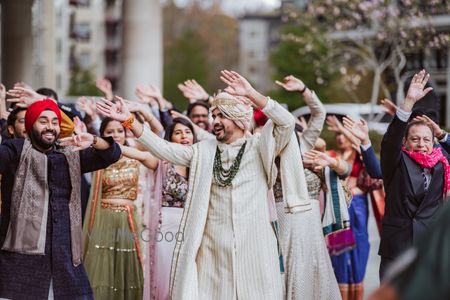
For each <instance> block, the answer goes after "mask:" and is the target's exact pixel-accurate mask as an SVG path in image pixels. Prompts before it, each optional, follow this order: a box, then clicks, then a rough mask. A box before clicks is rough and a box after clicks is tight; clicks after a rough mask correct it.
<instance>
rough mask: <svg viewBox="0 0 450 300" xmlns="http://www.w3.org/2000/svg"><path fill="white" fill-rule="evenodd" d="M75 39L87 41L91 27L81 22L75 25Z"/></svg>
mask: <svg viewBox="0 0 450 300" xmlns="http://www.w3.org/2000/svg"><path fill="white" fill-rule="evenodd" d="M75 32H76V35H77V38H78V39H79V40H82V41H89V39H90V38H91V26H90V24H89V23H88V22H82V23H78V24H76V25H75Z"/></svg>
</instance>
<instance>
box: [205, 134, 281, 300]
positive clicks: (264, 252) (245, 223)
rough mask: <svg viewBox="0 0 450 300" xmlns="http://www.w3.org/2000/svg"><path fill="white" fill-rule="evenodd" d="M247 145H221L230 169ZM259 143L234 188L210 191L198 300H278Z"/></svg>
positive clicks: (250, 143) (250, 148) (250, 145)
mask: <svg viewBox="0 0 450 300" xmlns="http://www.w3.org/2000/svg"><path fill="white" fill-rule="evenodd" d="M244 142H245V139H244V138H243V139H240V140H238V141H236V142H234V143H233V144H230V145H225V144H219V149H220V150H221V151H222V153H221V157H222V165H223V166H224V168H226V169H228V168H229V167H230V166H231V165H232V164H233V162H234V160H235V158H236V156H237V154H238V152H239V149H240V148H241V146H242V145H243V143H244ZM258 143H259V138H258V137H252V138H249V139H247V145H246V151H245V152H244V155H243V157H242V160H241V165H240V168H239V172H238V173H237V174H236V177H235V178H234V180H233V182H232V187H221V186H219V185H217V184H216V183H215V182H214V179H213V184H212V186H211V196H210V200H209V208H208V219H207V220H206V226H205V231H204V234H203V240H202V243H201V246H200V250H199V252H198V256H197V265H198V270H199V279H198V280H199V291H200V299H279V298H280V297H281V293H280V291H281V290H280V287H281V284H280V266H279V262H278V253H277V244H276V237H275V235H274V231H273V229H272V227H271V226H270V223H269V221H268V220H269V214H268V207H267V200H266V199H267V198H266V197H267V185H266V184H264V183H265V182H266V175H265V172H264V169H263V166H262V164H261V163H259V162H258V160H259V155H258Z"/></svg>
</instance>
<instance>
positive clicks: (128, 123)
mask: <svg viewBox="0 0 450 300" xmlns="http://www.w3.org/2000/svg"><path fill="white" fill-rule="evenodd" d="M133 123H134V115H133V114H130V116H129V117H128V119H126V120H125V121H123V122H122V126H123V127H125V128H127V129H130V130H131V129H132V128H133Z"/></svg>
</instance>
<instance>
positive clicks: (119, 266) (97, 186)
mask: <svg viewBox="0 0 450 300" xmlns="http://www.w3.org/2000/svg"><path fill="white" fill-rule="evenodd" d="M100 134H101V136H112V137H113V139H114V140H115V141H116V142H117V143H118V144H119V145H121V147H122V146H123V145H124V144H125V129H124V127H123V126H122V124H121V123H120V122H117V121H114V120H112V119H109V118H106V119H104V120H103V122H102V125H101V127H100ZM138 179H139V161H137V160H135V159H130V158H126V157H122V158H121V159H120V160H119V161H118V162H116V163H114V164H113V165H111V166H109V167H108V168H106V169H103V170H100V171H97V172H95V173H94V176H93V180H92V187H91V196H90V199H89V206H88V209H87V213H86V218H85V222H84V228H83V234H84V266H85V268H86V272H87V274H88V277H89V281H90V283H91V286H92V289H93V291H94V297H95V299H107V300H110V299H139V300H141V299H142V294H143V270H142V254H141V251H140V248H141V246H140V242H139V234H140V230H139V222H136V212H135V205H134V203H133V201H134V200H136V198H137V193H138Z"/></svg>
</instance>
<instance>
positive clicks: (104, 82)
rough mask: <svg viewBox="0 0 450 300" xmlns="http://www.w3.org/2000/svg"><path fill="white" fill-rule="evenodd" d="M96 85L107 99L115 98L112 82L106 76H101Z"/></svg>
mask: <svg viewBox="0 0 450 300" xmlns="http://www.w3.org/2000/svg"><path fill="white" fill-rule="evenodd" d="M95 86H97V88H98V89H99V90H100V91H102V92H103V93H104V94H105V97H106V99H108V100H112V99H113V98H114V94H113V90H112V84H111V81H109V80H108V79H106V78H100V79H97V80H96V81H95Z"/></svg>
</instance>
